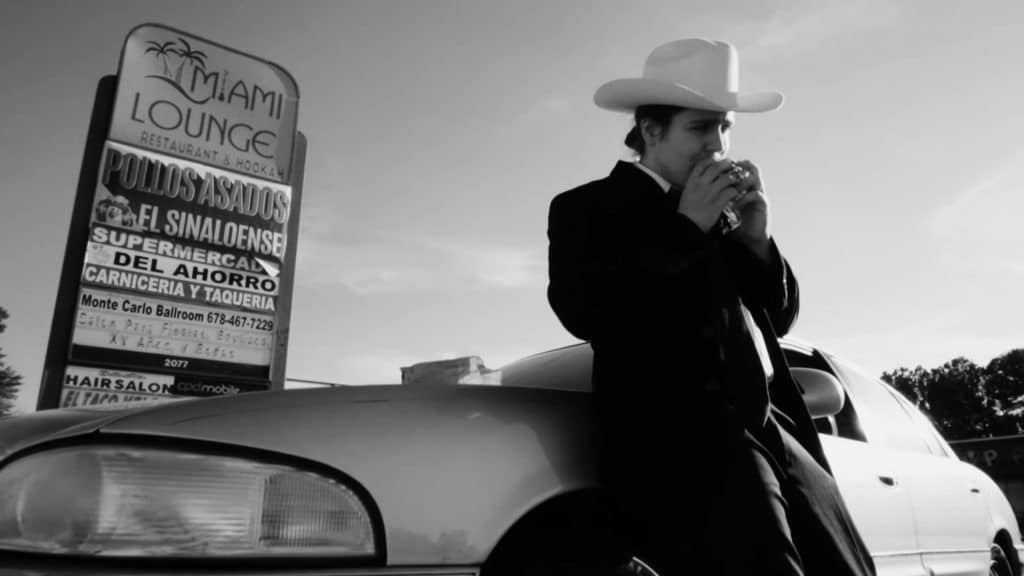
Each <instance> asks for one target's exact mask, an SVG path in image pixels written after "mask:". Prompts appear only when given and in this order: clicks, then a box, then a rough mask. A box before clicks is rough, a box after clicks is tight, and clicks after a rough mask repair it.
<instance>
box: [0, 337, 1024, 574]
mask: <svg viewBox="0 0 1024 576" xmlns="http://www.w3.org/2000/svg"><path fill="white" fill-rule="evenodd" d="M783 349H784V351H785V354H786V356H787V359H788V360H789V362H790V364H791V366H792V370H793V372H794V375H795V376H796V378H797V380H798V382H799V383H800V385H801V387H802V389H803V393H804V399H805V402H806V403H807V405H808V408H809V410H810V412H811V413H812V416H814V417H815V423H816V426H817V427H818V430H819V433H820V435H821V438H822V442H823V444H824V447H825V451H826V453H827V455H828V457H829V460H830V463H831V465H832V467H833V471H834V474H835V477H836V479H837V482H838V484H839V486H840V490H841V492H842V494H843V496H844V498H845V500H846V502H847V505H848V506H849V508H850V511H851V514H852V515H853V517H854V520H855V521H856V523H857V525H858V527H859V528H860V530H861V533H862V535H863V537H864V539H865V541H866V543H867V545H868V548H869V549H870V551H871V553H872V555H873V557H874V560H875V563H876V565H877V568H878V573H879V574H881V575H897V574H900V575H911V574H920V575H926V574H935V575H946V574H999V575H1001V576H1006V575H1009V574H1019V573H1020V566H1021V562H1020V558H1021V556H1020V552H1021V550H1022V548H1021V535H1020V532H1019V528H1018V526H1017V523H1016V521H1015V519H1014V515H1013V511H1012V510H1011V508H1010V505H1009V503H1008V502H1007V500H1006V498H1005V496H1004V495H1003V494H1002V493H1001V492H1000V491H999V489H998V487H997V486H996V485H995V484H994V483H993V482H992V480H990V479H989V478H988V477H987V476H986V475H985V474H984V473H982V472H981V471H979V470H978V469H977V468H974V467H973V466H971V465H969V464H967V463H964V462H961V461H960V460H959V459H958V458H957V457H956V455H955V454H954V452H953V451H952V450H951V449H950V448H949V445H948V444H947V443H946V442H945V441H944V440H943V439H942V437H941V435H940V434H939V433H938V432H936V430H935V428H934V427H933V426H932V425H931V424H930V423H929V421H928V419H927V418H926V417H925V416H924V415H923V414H921V412H919V411H918V410H917V409H916V408H915V407H914V406H913V405H911V404H910V402H908V401H907V400H906V399H905V398H903V397H902V396H900V395H899V394H898V393H897V392H896V391H895V390H893V389H892V388H891V387H889V386H888V385H886V384H885V383H884V382H881V381H879V380H877V379H875V378H871V377H868V376H866V375H865V374H864V373H863V371H862V370H859V369H858V368H857V367H856V366H854V365H852V364H851V363H849V362H847V361H845V360H843V359H841V358H839V357H837V356H834V355H831V354H828V353H826V352H823V351H822V350H820V349H818V348H816V347H813V346H810V345H808V344H806V343H804V342H799V341H796V340H792V339H786V340H784V342H783ZM591 362H592V352H591V349H590V347H589V346H588V345H586V344H577V345H572V346H568V347H565V348H560V349H557V350H551V351H547V352H543V353H540V354H536V355H533V356H530V357H527V358H524V359H522V360H518V361H515V362H512V363H511V364H508V365H506V366H503V367H502V368H500V369H499V370H488V369H486V367H485V366H484V365H483V363H482V362H481V361H480V360H479V359H478V358H475V357H469V358H466V359H457V360H448V361H440V362H428V363H423V364H420V365H416V366H412V367H408V368H405V369H403V381H404V383H403V384H396V385H388V386H339V387H334V388H323V389H304V390H285V391H280V392H257V393H248V394H239V395H237V396H233V397H217V398H207V399H195V400H180V401H174V402H167V403H162V404H158V405H145V406H138V407H131V408H126V409H121V410H116V411H111V410H95V409H83V408H68V409H60V410H47V411H41V412H37V413H33V414H25V415H21V416H15V417H8V418H4V419H0V567H2V568H0V574H26V575H27V574H53V573H60V574H76V573H79V574H132V573H154V572H160V573H171V572H173V573H175V574H182V575H189V574H200V573H201V574H233V575H238V574H266V575H270V574H275V575H285V574H303V575H324V576H326V575H328V574H330V575H340V576H345V575H350V576H357V575H358V576H369V575H378V574H379V575H393V576H399V575H402V576H412V575H432V576H442V575H447V576H471V575H481V576H505V575H519V576H525V575H532V574H585V573H591V572H589V570H590V569H591V568H592V567H593V566H595V563H599V562H600V560H601V556H602V551H604V550H607V549H609V548H610V547H611V545H613V544H615V542H614V541H613V540H611V539H612V538H615V535H614V534H615V533H614V531H612V530H610V522H609V520H610V517H609V513H608V510H609V506H608V501H607V499H606V497H605V495H604V493H603V491H602V489H601V487H600V485H599V484H598V483H597V482H596V480H595V475H594V466H593V458H592V456H591V455H592V446H591V444H590V443H589V438H590V435H589V434H588V427H589V423H590V419H589V416H588V414H589V411H588V401H589V390H590V374H591ZM682 368H683V367H681V370H682ZM696 441H699V439H694V438H680V439H679V442H680V446H682V447H684V448H685V445H686V443H687V442H696ZM637 473H640V474H642V473H643V466H642V463H638V466H637ZM735 526H736V530H735V532H733V533H732V534H730V535H729V536H730V537H731V538H734V539H735V542H736V548H737V551H742V549H743V541H744V539H746V538H752V537H757V535H756V534H750V533H748V532H747V531H746V530H745V528H744V523H743V518H736V519H735ZM641 561H642V559H638V561H637V563H635V564H634V565H633V566H631V567H630V568H631V569H636V572H637V573H642V572H643V568H644V567H643V565H642V562H641ZM721 561H722V566H723V572H724V573H729V570H728V563H729V559H728V558H723V559H721Z"/></svg>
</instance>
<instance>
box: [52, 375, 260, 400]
mask: <svg viewBox="0 0 1024 576" xmlns="http://www.w3.org/2000/svg"><path fill="white" fill-rule="evenodd" d="M265 389H266V388H265V387H260V386H254V385H247V384H243V383H230V382H211V381H203V380H197V379H194V378H187V377H186V378H183V377H180V376H170V375H166V374H154V373H149V372H138V371H131V370H111V369H108V368H90V367H86V366H75V365H70V366H68V367H67V369H66V370H65V371H64V381H63V387H62V390H61V397H60V407H61V408H70V407H83V406H89V407H94V408H96V407H111V408H116V407H118V406H120V405H122V404H125V403H129V402H165V401H168V400H175V399H183V398H188V397H209V396H233V395H235V394H240V393H242V392H252V391H256V390H265Z"/></svg>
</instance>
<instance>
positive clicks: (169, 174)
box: [38, 24, 305, 409]
mask: <svg viewBox="0 0 1024 576" xmlns="http://www.w3.org/2000/svg"><path fill="white" fill-rule="evenodd" d="M297 113H298V89H297V87H296V85H295V82H294V81H293V80H292V78H291V76H289V75H288V73H287V72H285V71H284V70H283V69H282V68H280V67H279V66H277V65H275V64H272V63H269V62H266V61H264V60H261V59H259V58H255V57H253V56H250V55H246V54H243V53H241V52H238V51H236V50H233V49H230V48H227V47H224V46H221V45H219V44H216V43H214V42H211V41H208V40H204V39H201V38H197V37H195V36H192V35H190V34H187V33H185V32H182V31H179V30H174V29H172V28H168V27H165V26H161V25H157V24H145V25H142V26H138V27H136V28H135V29H133V30H132V31H131V32H130V33H129V35H128V37H127V38H126V40H125V44H124V48H123V51H122V55H121V66H120V69H119V76H118V78H117V79H116V86H114V85H113V82H112V79H111V78H105V79H104V80H103V81H101V83H100V90H99V92H98V95H97V101H96V104H95V106H94V109H93V119H92V121H91V123H90V133H89V138H88V140H87V145H86V152H85V160H83V167H82V171H81V175H80V178H79V184H78V192H77V195H76V199H75V210H74V213H73V216H72V221H71V226H70V231H69V235H68V244H67V249H66V253H65V261H64V266H63V271H62V274H61V283H60V286H59V288H58V297H57V304H56V306H55V309H54V321H53V324H52V327H51V333H50V345H49V348H48V350H47V355H46V365H45V366H44V370H43V386H42V387H41V391H40V400H39V404H38V405H39V407H40V409H42V408H53V407H57V406H81V405H90V406H93V405H120V404H124V403H128V402H149V401H155V400H160V399H167V398H174V397H180V396H209V395H223V394H236V393H241V392H249V391H257V390H268V389H270V388H272V387H275V388H281V387H283V384H284V362H285V359H286V352H287V337H288V320H289V317H290V299H291V293H292V288H293V284H294V272H295V262H294V259H295V253H296V249H295V238H294V236H295V235H296V234H297V231H298V221H297V218H298V212H299V195H300V192H301V187H302V176H303V163H304V158H305V138H304V137H303V136H302V135H301V134H299V133H297V132H296V130H295V128H296V118H297Z"/></svg>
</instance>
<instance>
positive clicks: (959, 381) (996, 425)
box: [882, 350, 1024, 440]
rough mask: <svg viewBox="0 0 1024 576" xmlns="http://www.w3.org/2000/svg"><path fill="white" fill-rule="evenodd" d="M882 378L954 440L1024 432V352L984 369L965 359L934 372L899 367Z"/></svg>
mask: <svg viewBox="0 0 1024 576" xmlns="http://www.w3.org/2000/svg"><path fill="white" fill-rule="evenodd" d="M882 380H885V381H886V382H888V383H889V384H891V385H892V386H893V387H894V388H896V389H897V390H899V391H900V393H902V394H903V395H904V396H906V397H907V398H908V399H909V400H910V401H911V402H913V403H914V404H916V405H917V406H918V408H920V409H921V410H923V411H924V412H925V413H926V414H928V416H930V417H931V419H932V422H934V423H935V426H936V428H938V429H939V431H940V432H942V435H943V436H945V437H946V438H947V439H949V440H959V439H964V438H984V437H989V436H1006V435H1012V434H1020V433H1022V432H1024V350H1012V351H1010V352H1007V353H1006V354H1004V355H1002V356H999V357H997V358H995V359H993V360H992V361H991V362H990V363H989V364H988V366H986V367H984V368H983V367H981V366H978V365H977V364H975V363H974V362H971V361H970V360H968V359H966V358H963V357H960V358H954V359H953V360H950V361H949V362H946V363H945V364H943V365H942V366H939V367H936V368H932V369H930V370H926V369H924V368H922V367H921V366H918V367H916V368H914V369H907V368H897V369H895V370H893V371H892V372H885V373H883V374H882Z"/></svg>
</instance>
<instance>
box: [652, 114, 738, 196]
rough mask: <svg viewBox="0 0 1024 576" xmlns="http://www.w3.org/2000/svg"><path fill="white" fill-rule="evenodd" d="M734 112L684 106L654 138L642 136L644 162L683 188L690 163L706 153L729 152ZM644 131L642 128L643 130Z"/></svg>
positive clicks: (700, 158) (707, 154)
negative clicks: (643, 139) (644, 143)
mask: <svg viewBox="0 0 1024 576" xmlns="http://www.w3.org/2000/svg"><path fill="white" fill-rule="evenodd" d="M734 116H735V114H734V113H733V112H714V111H710V110H692V109H687V110H684V111H682V112H680V113H678V114H676V115H675V116H673V117H672V122H671V124H669V125H668V127H666V128H665V129H663V130H661V133H660V134H659V135H658V136H657V137H655V138H645V142H646V152H645V154H644V160H645V164H648V165H649V166H650V167H651V168H652V169H653V170H654V171H655V172H657V173H658V174H661V175H662V176H663V177H664V178H665V179H667V180H668V181H669V182H671V183H672V184H673V185H674V186H677V187H679V188H682V187H683V186H685V185H686V180H687V178H689V176H690V171H691V170H692V169H693V166H694V165H695V164H697V163H698V162H700V161H701V160H703V159H704V158H707V157H709V156H716V157H717V158H724V157H725V155H726V154H727V153H728V152H729V129H730V128H731V127H732V124H733V118H734ZM646 133H647V131H645V134H646Z"/></svg>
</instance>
